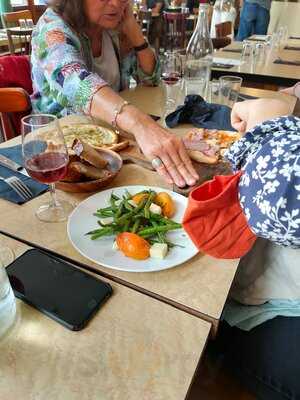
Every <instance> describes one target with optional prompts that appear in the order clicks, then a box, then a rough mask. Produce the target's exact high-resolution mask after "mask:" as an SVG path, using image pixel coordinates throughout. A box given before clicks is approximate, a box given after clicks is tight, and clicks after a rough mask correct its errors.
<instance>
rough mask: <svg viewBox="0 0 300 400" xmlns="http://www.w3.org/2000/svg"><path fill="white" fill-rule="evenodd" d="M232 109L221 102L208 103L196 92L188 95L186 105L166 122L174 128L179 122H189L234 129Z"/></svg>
mask: <svg viewBox="0 0 300 400" xmlns="http://www.w3.org/2000/svg"><path fill="white" fill-rule="evenodd" d="M230 113H231V109H230V108H229V107H227V106H221V105H219V104H211V103H207V102H206V101H205V100H204V99H203V98H202V97H201V96H198V95H196V94H193V95H189V96H186V98H185V100H184V105H182V106H179V107H177V109H176V110H175V111H174V112H172V113H171V114H169V115H168V116H167V117H166V124H167V126H168V127H169V128H174V127H175V126H177V125H178V124H183V123H189V124H193V125H194V126H197V127H198V128H206V129H222V130H229V131H234V129H233V128H232V126H231V123H230Z"/></svg>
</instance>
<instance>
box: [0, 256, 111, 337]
mask: <svg viewBox="0 0 300 400" xmlns="http://www.w3.org/2000/svg"><path fill="white" fill-rule="evenodd" d="M32 253H35V254H36V253H38V255H39V257H40V259H41V262H42V261H43V259H44V260H45V259H47V260H49V259H50V260H52V261H53V260H54V261H55V262H56V263H60V264H61V265H64V266H66V268H68V269H71V270H74V271H76V272H77V271H79V272H80V273H82V274H85V275H88V276H89V277H90V278H92V279H95V280H96V281H97V282H99V284H101V285H102V286H103V288H105V290H106V295H105V297H103V298H102V299H101V301H100V302H98V303H97V304H93V306H94V307H93V308H91V312H90V313H89V315H88V316H87V317H86V318H85V319H84V320H82V322H81V323H80V324H78V325H73V324H70V323H68V322H67V321H66V320H64V319H62V318H60V317H59V316H58V315H57V314H55V312H54V311H52V312H51V311H49V310H47V309H45V308H43V307H41V306H40V305H38V304H35V303H33V302H31V301H30V300H29V299H28V298H27V297H26V296H25V295H24V294H23V293H22V292H21V291H20V288H19V289H18V287H17V285H16V284H15V282H14V281H13V280H12V279H11V270H12V269H13V268H14V266H15V264H16V263H18V264H19V263H20V261H22V259H24V257H26V258H28V256H29V257H30V256H31V254H32ZM26 261H28V259H27V260H26ZM6 271H7V274H8V277H9V279H10V282H11V285H12V288H13V291H14V294H15V296H16V297H17V298H19V299H20V300H22V301H24V302H25V303H27V304H29V305H30V306H32V307H34V308H36V309H37V310H39V311H41V312H42V313H43V314H45V315H47V316H48V317H50V318H51V319H53V320H55V321H56V322H58V323H60V324H61V325H63V326H64V327H66V328H68V329H70V330H72V331H80V330H81V329H83V328H84V327H85V326H86V325H87V323H88V322H89V321H90V320H91V319H92V317H93V316H94V315H95V313H96V312H97V311H98V310H99V309H100V307H101V306H102V305H103V304H104V303H105V302H106V300H107V299H108V298H109V297H110V296H111V294H112V287H111V285H110V284H109V283H107V282H103V281H101V280H100V279H97V278H95V277H93V276H92V275H90V274H87V273H86V272H84V271H82V270H81V269H79V268H76V267H74V266H73V265H71V264H69V263H67V262H65V261H63V260H61V259H60V258H59V257H55V256H52V255H50V254H47V253H45V252H43V251H41V250H38V249H29V250H27V251H25V252H24V253H23V254H22V255H21V256H20V257H18V258H17V259H16V260H14V261H13V262H12V263H11V264H9V265H8V266H7V267H6ZM94 301H95V300H94Z"/></svg>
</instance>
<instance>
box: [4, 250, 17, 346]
mask: <svg viewBox="0 0 300 400" xmlns="http://www.w3.org/2000/svg"><path fill="white" fill-rule="evenodd" d="M14 258H15V257H14V253H13V252H12V250H11V249H10V248H8V247H2V246H1V247H0V338H1V337H3V336H4V335H5V334H6V333H7V332H8V330H9V329H10V328H11V327H12V325H13V324H14V322H15V319H16V313H17V309H16V300H15V296H14V293H13V290H12V287H11V285H10V282H9V280H8V277H7V274H6V270H5V266H6V265H8V264H10V263H11V262H12V261H13V260H14Z"/></svg>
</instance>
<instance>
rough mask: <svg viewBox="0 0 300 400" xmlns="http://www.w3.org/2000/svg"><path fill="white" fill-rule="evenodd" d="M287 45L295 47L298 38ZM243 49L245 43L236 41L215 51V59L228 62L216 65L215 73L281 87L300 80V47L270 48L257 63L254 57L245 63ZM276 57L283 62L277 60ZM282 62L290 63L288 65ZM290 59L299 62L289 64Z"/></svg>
mask: <svg viewBox="0 0 300 400" xmlns="http://www.w3.org/2000/svg"><path fill="white" fill-rule="evenodd" d="M253 43H255V42H253ZM298 43H299V41H298ZM287 45H288V46H291V47H292V46H297V45H296V44H295V40H294V39H289V40H288V41H287ZM298 46H299V44H298ZM241 51H242V42H232V43H231V44H230V45H228V46H226V47H224V49H220V50H218V51H216V52H214V62H215V63H220V61H221V63H222V64H225V65H224V66H222V65H218V66H215V67H213V68H212V76H213V77H214V78H219V77H220V76H221V75H236V76H240V77H242V78H243V79H244V80H245V81H248V82H249V83H250V84H251V83H260V84H263V85H264V84H271V85H274V86H277V87H283V86H292V85H294V84H295V83H297V82H298V81H300V51H299V50H287V49H282V50H273V51H269V52H268V54H267V55H266V57H265V60H264V61H263V62H255V60H254V59H252V61H251V60H250V62H242V61H241ZM276 60H281V61H280V63H277V61H276ZM274 61H276V63H275V62H274ZM281 62H287V64H284V63H281ZM289 62H290V63H295V65H292V64H288V63H289ZM226 64H227V65H226ZM230 64H232V65H230Z"/></svg>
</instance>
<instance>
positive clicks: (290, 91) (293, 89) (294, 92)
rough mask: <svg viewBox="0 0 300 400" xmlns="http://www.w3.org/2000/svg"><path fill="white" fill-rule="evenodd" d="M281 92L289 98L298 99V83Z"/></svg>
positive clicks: (299, 97)
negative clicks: (289, 96)
mask: <svg viewBox="0 0 300 400" xmlns="http://www.w3.org/2000/svg"><path fill="white" fill-rule="evenodd" d="M281 92H282V93H286V94H289V95H291V96H295V97H297V98H298V99H300V82H297V83H296V84H295V85H294V86H291V87H288V88H286V89H282V90H281Z"/></svg>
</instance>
